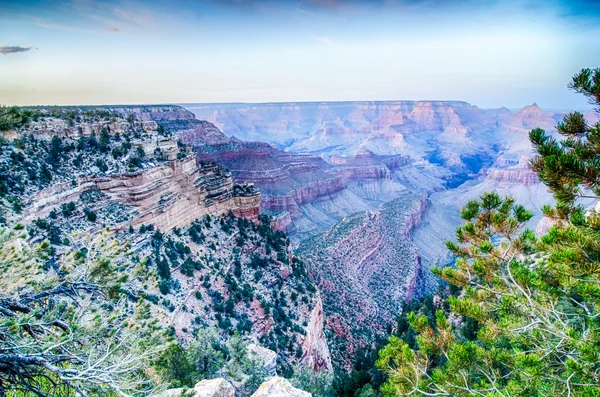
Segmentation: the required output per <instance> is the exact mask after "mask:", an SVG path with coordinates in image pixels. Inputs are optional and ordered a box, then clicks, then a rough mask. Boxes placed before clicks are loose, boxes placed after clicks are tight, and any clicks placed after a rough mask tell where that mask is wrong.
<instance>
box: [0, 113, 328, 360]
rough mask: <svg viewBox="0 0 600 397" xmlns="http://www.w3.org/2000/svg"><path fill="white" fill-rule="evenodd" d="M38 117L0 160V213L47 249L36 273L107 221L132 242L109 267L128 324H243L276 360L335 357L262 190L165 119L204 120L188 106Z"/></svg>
mask: <svg viewBox="0 0 600 397" xmlns="http://www.w3.org/2000/svg"><path fill="white" fill-rule="evenodd" d="M35 117H36V119H35V120H34V122H33V123H32V125H30V126H29V127H27V128H25V129H23V130H20V131H14V133H13V134H14V136H15V137H16V139H15V140H10V141H9V140H2V142H0V149H1V150H0V168H1V169H2V170H4V169H7V167H10V169H11V170H12V171H11V173H9V174H4V175H5V176H6V175H8V176H9V178H8V180H7V181H6V182H7V183H2V184H0V194H1V195H0V198H1V201H0V204H2V206H1V207H0V209H1V210H2V212H1V213H0V215H2V216H0V223H8V224H9V225H16V224H19V225H20V226H19V227H21V228H23V230H24V231H23V233H24V236H25V237H24V238H26V240H27V241H26V242H27V243H28V244H30V243H35V242H39V241H42V240H48V241H49V243H50V245H51V248H52V249H51V250H50V254H49V257H48V263H47V264H45V265H44V266H43V267H40V269H35V274H34V272H33V270H32V271H31V274H29V275H28V277H29V276H31V277H32V278H36V277H44V276H45V275H48V274H55V273H56V272H57V271H59V270H60V269H57V268H55V267H54V266H56V263H58V262H59V259H60V258H61V257H62V256H63V255H69V253H72V252H75V251H77V250H80V252H81V253H83V254H82V255H84V256H85V255H87V253H88V246H87V245H86V244H87V243H88V240H89V239H90V238H91V237H90V236H98V235H101V234H105V233H106V231H107V230H110V231H111V232H113V234H112V235H111V236H112V238H113V239H114V242H113V244H115V245H117V246H119V247H123V249H125V250H127V254H126V255H123V256H122V257H118V258H114V262H111V266H114V271H116V272H122V274H121V273H119V274H118V278H119V280H120V283H122V285H121V286H120V289H119V291H121V292H123V294H125V296H124V299H123V301H124V302H125V303H126V304H127V305H130V308H129V309H128V311H127V313H128V315H129V314H130V315H131V324H132V326H134V324H135V325H136V326H137V324H141V323H144V324H146V323H148V324H150V325H151V327H152V328H153V329H155V330H162V331H161V332H164V331H165V330H167V329H168V330H170V332H172V334H173V335H174V336H175V337H176V338H177V339H178V340H180V341H182V342H184V343H187V342H189V341H190V340H193V339H194V338H195V336H196V334H197V333H198V332H201V331H202V330H206V329H213V328H214V329H216V330H218V332H219V335H220V337H221V338H222V340H226V339H228V338H229V337H230V331H231V330H232V329H235V330H237V332H239V333H240V334H242V335H244V337H245V338H246V339H247V340H249V341H251V342H253V343H254V344H255V345H256V346H262V347H263V348H268V349H270V350H272V351H274V352H276V355H277V357H276V359H275V360H276V361H274V362H273V363H271V365H272V366H275V365H276V366H277V367H278V368H279V369H280V370H282V371H284V370H285V371H287V370H289V368H290V366H291V365H293V364H294V363H297V362H298V361H299V359H300V356H302V357H303V360H304V361H305V362H306V363H308V364H310V365H313V366H314V368H315V369H316V370H321V369H327V370H329V369H331V365H330V361H329V358H328V352H327V344H326V341H325V339H324V338H325V336H324V333H323V329H322V304H321V301H320V299H319V298H318V296H317V293H316V289H315V287H314V285H313V284H312V282H311V281H310V279H309V278H308V276H307V274H306V270H305V267H304V264H303V262H302V261H301V260H300V259H299V258H298V257H296V256H295V255H294V254H293V252H292V250H291V246H290V242H289V240H288V239H287V237H286V236H285V234H284V233H281V232H275V231H273V230H272V229H271V228H270V225H268V224H266V222H262V221H264V220H266V219H264V218H262V219H261V220H260V221H259V205H260V192H259V190H258V189H257V188H255V187H254V186H252V185H247V184H240V185H238V184H235V183H234V178H233V176H232V174H231V172H229V171H228V170H227V169H226V168H224V167H223V166H222V165H216V164H211V163H205V162H197V159H196V156H195V155H194V154H193V153H192V152H191V150H189V148H187V147H186V146H185V145H183V146H182V145H178V144H177V142H176V141H175V133H171V132H168V131H166V130H167V128H166V127H165V126H164V125H165V124H163V123H170V124H169V125H170V128H171V127H172V128H179V127H176V126H177V125H179V126H181V125H183V126H184V127H185V126H189V125H192V124H193V125H196V126H197V125H201V124H202V123H200V122H198V121H197V120H196V121H193V119H192V118H193V115H191V114H190V113H189V112H187V111H185V110H184V109H182V108H178V107H171V106H159V107H156V108H154V107H108V108H105V107H102V108H85V109H79V108H76V109H73V108H68V109H57V108H52V109H51V110H49V111H45V110H44V111H42V110H40V111H39V112H38V113H36V115H35ZM181 123H183V124H181ZM84 124H85V125H89V126H91V127H90V132H89V134H88V133H86V130H85V129H84V128H83V125H84ZM161 126H162V128H161ZM186 128H187V127H186ZM96 131H98V132H99V133H98V134H96ZM184 132H185V131H184ZM167 148H171V149H167ZM13 202H14V203H17V204H16V205H12V206H10V204H11V203H13ZM94 254H95V253H94ZM6 282H7V283H8V284H10V285H15V286H16V285H25V281H22V282H19V283H16V281H15V282H13V281H11V280H6ZM157 332H158V331H157ZM303 347H305V348H306V352H304V350H303ZM272 369H274V368H272Z"/></svg>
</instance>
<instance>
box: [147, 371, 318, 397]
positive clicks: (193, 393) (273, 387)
mask: <svg viewBox="0 0 600 397" xmlns="http://www.w3.org/2000/svg"><path fill="white" fill-rule="evenodd" d="M235 395H236V393H235V389H234V388H233V386H232V385H231V384H230V383H229V382H227V381H226V380H225V379H223V378H216V379H210V380H201V381H200V382H198V383H196V385H195V386H194V387H193V388H192V389H185V388H178V389H169V390H165V391H164V392H162V393H158V394H155V395H153V396H152V397H235ZM252 397H312V394H310V393H308V392H305V391H303V390H300V389H297V388H295V387H294V386H292V384H291V383H290V382H289V381H288V380H287V379H284V378H281V377H278V376H273V377H270V378H268V379H267V380H266V381H265V382H263V383H262V384H261V385H260V386H259V387H258V389H257V390H256V391H255V392H254V394H252Z"/></svg>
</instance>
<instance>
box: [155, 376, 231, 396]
mask: <svg viewBox="0 0 600 397" xmlns="http://www.w3.org/2000/svg"><path fill="white" fill-rule="evenodd" d="M183 396H185V397H234V396H235V389H234V388H233V386H232V385H231V384H230V383H229V382H227V381H226V380H225V379H223V378H216V379H204V380H201V381H200V382H198V383H196V385H195V386H194V387H193V388H192V389H185V388H178V389H169V390H166V391H164V392H162V393H159V394H155V395H154V396H153V397H183Z"/></svg>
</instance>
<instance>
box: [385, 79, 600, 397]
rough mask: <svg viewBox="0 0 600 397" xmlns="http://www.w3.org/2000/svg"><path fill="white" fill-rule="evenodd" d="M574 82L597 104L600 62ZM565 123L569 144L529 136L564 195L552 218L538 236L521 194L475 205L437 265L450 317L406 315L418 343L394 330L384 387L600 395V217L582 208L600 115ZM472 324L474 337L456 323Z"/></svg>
mask: <svg viewBox="0 0 600 397" xmlns="http://www.w3.org/2000/svg"><path fill="white" fill-rule="evenodd" d="M570 86H571V87H572V88H573V89H574V90H575V91H577V92H579V93H582V94H584V95H585V96H586V97H588V98H589V99H590V101H591V102H592V103H593V104H594V105H596V107H598V109H599V110H600V70H598V69H596V70H588V69H584V70H582V71H581V72H580V73H578V74H577V75H576V76H575V77H574V78H573V82H572V83H571V85H570ZM557 130H558V132H559V133H560V134H561V135H562V136H563V137H564V139H563V140H561V141H557V140H556V139H554V138H552V137H551V135H549V134H547V133H545V132H544V131H542V130H540V129H536V130H533V131H532V132H531V134H530V138H531V141H532V143H533V145H534V148H535V149H536V151H537V156H536V157H535V158H534V159H533V160H532V163H531V166H532V168H533V169H534V170H535V171H537V172H538V174H539V177H540V179H541V180H542V182H544V183H545V184H546V185H547V186H548V188H549V189H550V190H551V191H552V193H553V194H554V198H555V200H556V207H554V208H551V207H546V208H544V213H545V215H546V216H548V217H550V218H551V219H553V220H554V226H553V227H552V228H551V229H550V231H549V232H548V233H547V234H546V235H545V236H543V237H541V238H540V239H538V238H537V237H536V236H535V235H534V234H533V232H531V231H530V230H527V229H525V228H524V226H525V224H526V222H527V221H528V220H529V219H530V218H531V213H529V212H528V211H527V210H526V209H525V208H523V207H522V206H520V205H517V204H516V203H515V202H514V200H513V199H511V198H502V197H499V196H498V195H496V194H485V195H483V196H482V197H481V200H479V201H471V202H469V203H468V204H467V205H466V206H465V208H464V209H463V210H462V211H461V216H462V218H463V219H464V220H465V223H464V225H462V226H460V227H459V228H458V229H457V233H456V240H457V242H456V243H453V242H448V243H447V246H448V248H449V250H450V251H451V252H452V253H453V254H454V255H455V256H456V258H457V261H456V266H455V267H448V268H444V269H439V268H438V269H434V272H435V273H436V274H437V275H438V276H439V277H440V278H442V279H443V280H445V281H447V282H448V283H450V284H451V285H452V286H455V287H460V288H461V289H462V292H461V293H460V295H458V296H457V297H450V298H448V303H449V305H450V311H451V312H452V313H451V315H448V313H445V312H444V311H442V310H438V311H437V312H436V315H435V321H430V319H428V318H427V317H425V316H418V315H416V314H414V313H409V314H408V316H407V318H408V321H409V323H410V326H411V327H412V328H413V329H414V331H415V332H416V334H417V338H416V341H417V346H416V348H414V349H413V348H411V347H410V346H409V345H407V344H406V343H405V342H403V341H402V340H400V339H398V338H394V337H393V338H390V343H389V344H388V345H387V346H386V347H385V348H384V349H382V350H381V351H380V353H379V354H380V359H379V360H378V363H377V365H378V367H379V368H381V369H382V370H384V371H386V372H387V374H388V375H389V380H388V382H387V383H386V384H385V385H384V386H383V387H382V391H383V392H384V394H385V395H388V396H395V395H425V396H600V387H599V386H600V277H599V276H600V216H599V214H598V213H597V212H596V211H588V212H587V213H586V212H585V210H584V207H583V206H582V205H581V200H582V199H585V198H591V199H596V200H597V199H598V196H599V195H600V178H599V175H598V172H599V170H600V160H599V159H600V124H595V125H593V126H589V125H588V124H587V123H586V121H585V119H584V117H583V115H581V114H580V113H570V114H568V115H567V116H565V118H564V120H563V122H562V123H560V124H559V125H558V126H557ZM466 321H471V322H472V323H473V326H472V327H470V328H472V329H473V333H475V332H476V338H475V339H472V338H468V337H465V335H464V333H460V332H457V329H458V328H459V327H457V323H464V322H466ZM471 339H472V340H471Z"/></svg>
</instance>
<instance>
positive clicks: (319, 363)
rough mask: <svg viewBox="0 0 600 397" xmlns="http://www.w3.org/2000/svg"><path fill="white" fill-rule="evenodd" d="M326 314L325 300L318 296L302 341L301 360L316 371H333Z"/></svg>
mask: <svg viewBox="0 0 600 397" xmlns="http://www.w3.org/2000/svg"><path fill="white" fill-rule="evenodd" d="M324 323H325V315H324V312H323V302H322V301H321V298H320V297H319V298H317V303H316V305H315V307H314V309H313V311H312V312H311V314H310V320H309V321H308V326H307V335H306V338H305V339H304V342H302V358H301V359H300V361H301V362H302V363H304V364H306V365H308V366H309V367H310V368H312V369H313V370H315V371H331V370H332V369H333V366H332V365H331V357H330V356H329V347H328V346H327V342H326V341H325V327H324Z"/></svg>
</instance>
